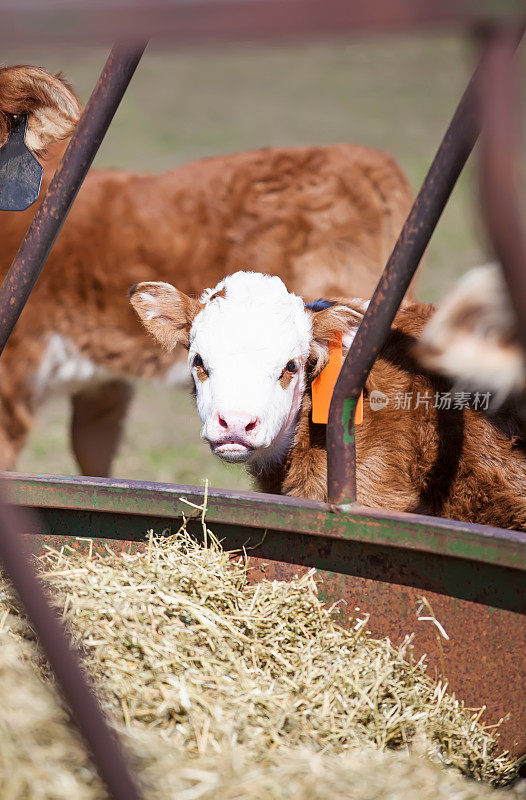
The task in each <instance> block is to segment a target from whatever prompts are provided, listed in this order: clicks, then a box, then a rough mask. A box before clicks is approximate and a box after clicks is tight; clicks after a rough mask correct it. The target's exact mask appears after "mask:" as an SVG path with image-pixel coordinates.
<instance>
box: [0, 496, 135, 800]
mask: <svg viewBox="0 0 526 800" xmlns="http://www.w3.org/2000/svg"><path fill="white" fill-rule="evenodd" d="M37 531H40V532H42V525H41V523H38V522H37V521H36V520H35V519H32V518H31V517H30V516H29V515H28V514H27V511H26V512H25V513H24V512H22V511H20V510H19V509H16V510H15V509H13V508H9V507H8V506H5V505H4V504H3V503H0V559H1V561H2V564H3V566H4V567H5V570H6V573H7V575H8V577H9V579H10V580H11V581H12V583H13V586H14V588H15V590H16V593H17V595H18V596H19V598H20V600H21V601H22V604H23V605H24V608H25V610H26V612H27V616H28V618H29V620H30V622H31V625H32V627H33V628H34V630H35V632H36V633H37V636H38V640H39V642H40V644H41V645H42V647H43V649H44V651H45V653H46V655H47V657H48V659H49V663H50V665H51V667H52V669H53V671H54V673H55V675H56V677H57V680H58V681H59V683H60V686H61V688H62V690H63V692H64V696H65V697H66V699H67V701H68V703H69V705H70V707H71V710H72V712H73V717H74V719H75V720H76V722H77V724H78V726H79V729H80V731H81V733H82V735H83V736H84V738H85V739H86V742H87V744H88V746H89V748H90V750H91V752H92V753H93V756H94V759H95V763H96V765H97V767H98V769H99V772H100V775H101V777H102V779H103V780H104V781H105V782H106V785H107V787H108V789H109V792H110V795H111V796H112V797H114V798H115V799H116V800H140V798H141V794H140V792H139V790H138V788H137V786H136V785H135V782H134V781H133V779H132V777H131V775H130V772H129V770H128V767H127V765H126V762H125V760H124V756H123V754H122V752H121V749H120V747H119V745H118V743H117V740H116V739H115V737H114V736H113V734H112V733H111V731H110V729H109V728H108V725H107V724H106V721H105V719H104V715H103V713H102V710H101V708H100V706H99V704H98V702H97V700H96V698H95V695H94V694H93V693H92V691H91V689H90V687H89V686H88V683H87V681H86V678H85V676H84V673H83V672H82V669H81V668H80V664H79V662H78V660H77V658H76V656H75V654H74V652H73V651H72V650H71V648H70V646H69V644H68V641H67V636H66V632H65V630H64V628H63V626H62V624H61V623H60V622H59V619H58V617H57V615H56V614H55V613H54V612H53V610H52V609H51V606H50V605H49V602H48V599H47V597H46V595H45V593H44V590H43V588H42V585H41V584H40V582H39V581H38V579H37V577H36V575H35V573H34V570H33V567H32V566H31V564H30V561H29V554H28V552H27V549H26V545H25V543H24V541H23V538H22V536H21V534H22V533H28V532H33V533H35V532H37Z"/></svg>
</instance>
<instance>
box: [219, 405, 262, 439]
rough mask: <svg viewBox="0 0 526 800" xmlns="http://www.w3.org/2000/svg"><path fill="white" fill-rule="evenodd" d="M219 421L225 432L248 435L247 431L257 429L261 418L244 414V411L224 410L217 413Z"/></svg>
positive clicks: (250, 431) (252, 431)
mask: <svg viewBox="0 0 526 800" xmlns="http://www.w3.org/2000/svg"><path fill="white" fill-rule="evenodd" d="M217 422H218V424H219V428H221V429H222V430H223V431H224V433H230V434H233V435H235V436H246V435H247V433H248V434H250V433H254V431H255V430H256V429H257V427H258V425H259V418H258V417H253V416H252V415H251V414H244V413H243V412H242V411H222V412H221V413H218V415H217Z"/></svg>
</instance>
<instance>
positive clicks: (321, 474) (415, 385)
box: [130, 272, 526, 529]
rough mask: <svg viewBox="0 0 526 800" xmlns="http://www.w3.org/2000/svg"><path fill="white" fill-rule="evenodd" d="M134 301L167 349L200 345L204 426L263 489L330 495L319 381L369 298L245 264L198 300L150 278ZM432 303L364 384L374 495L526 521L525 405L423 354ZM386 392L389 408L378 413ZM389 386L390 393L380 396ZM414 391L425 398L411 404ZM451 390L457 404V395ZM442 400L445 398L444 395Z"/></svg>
mask: <svg viewBox="0 0 526 800" xmlns="http://www.w3.org/2000/svg"><path fill="white" fill-rule="evenodd" d="M130 291H131V303H132V305H133V307H134V308H135V310H136V311H137V313H138V314H139V317H140V318H141V320H142V322H143V323H144V325H145V327H146V328H147V330H148V331H150V333H152V334H153V336H154V337H155V338H156V339H157V341H159V342H160V343H161V344H162V345H163V346H164V348H166V349H168V350H170V349H171V348H173V347H174V346H175V345H176V344H177V343H180V344H182V345H184V347H186V348H187V349H188V363H189V366H190V368H191V371H192V375H193V378H194V383H195V391H196V400H197V408H198V411H199V415H200V417H201V420H202V422H203V430H202V436H203V438H204V439H206V440H207V441H208V443H209V444H210V447H211V449H212V450H213V452H214V453H216V454H217V455H218V456H219V457H220V458H222V459H223V460H225V461H230V462H238V463H240V462H242V463H245V464H246V465H247V467H248V469H249V471H250V472H251V473H252V475H253V476H254V477H255V479H256V483H257V485H258V486H259V488H260V489H262V490H263V491H270V492H274V493H282V494H289V495H293V496H301V497H310V498H313V499H316V500H326V499H327V493H326V480H327V461H326V446H325V426H324V425H319V424H315V423H313V422H312V415H311V410H312V393H311V385H312V381H313V379H314V378H315V377H316V376H317V375H318V374H319V373H320V371H321V370H322V369H323V368H324V366H325V365H326V363H327V359H328V348H329V344H330V342H331V341H333V340H334V338H335V337H336V335H337V334H338V333H341V334H342V336H343V347H344V351H346V350H347V349H348V347H349V346H350V344H351V342H352V340H353V337H354V335H355V333H356V330H357V329H358V326H359V324H360V322H361V319H362V317H363V314H364V311H365V303H364V301H362V300H357V299H355V300H334V301H326V302H321V303H318V304H311V305H310V306H309V305H306V304H305V303H304V301H303V300H302V298H301V297H298V296H296V295H295V294H292V293H290V292H288V291H287V289H286V288H285V286H284V284H283V283H282V281H281V280H280V279H279V278H277V277H271V276H268V275H258V274H255V273H250V272H237V273H235V274H234V275H230V276H229V277H227V278H225V279H224V280H222V281H220V283H218V284H217V286H215V287H214V288H213V289H207V290H206V291H205V292H204V293H203V294H202V295H201V297H200V298H199V300H196V299H192V298H190V297H188V296H186V295H185V294H183V293H182V292H180V291H179V290H177V289H175V288H174V287H173V286H171V285H169V284H167V283H156V282H153V283H152V282H145V283H140V284H138V285H137V286H134V287H133V288H132V289H131V290H130ZM432 313H433V308H432V307H431V306H429V305H424V304H421V303H414V304H410V305H408V306H406V307H404V308H403V309H402V310H401V311H400V312H399V313H398V315H397V317H396V320H395V323H394V326H393V327H392V329H391V333H390V335H389V337H388V340H387V342H386V344H385V345H384V347H383V348H382V350H381V352H380V355H379V357H378V358H377V360H376V362H375V365H374V367H373V369H372V371H371V374H370V375H369V378H368V380H367V383H366V387H365V390H364V396H365V402H364V406H365V413H364V420H363V424H362V425H360V426H358V428H357V432H356V446H357V464H358V476H357V489H358V499H359V501H360V502H361V503H363V504H365V505H368V506H373V507H380V508H390V509H394V510H400V511H412V512H418V513H423V514H424V513H425V514H432V515H439V516H445V517H450V518H455V519H459V520H466V521H469V522H479V523H484V524H491V525H498V526H502V527H506V528H517V529H525V528H526V447H525V442H524V440H522V439H520V436H519V426H518V421H517V419H516V418H515V417H514V416H513V415H512V414H503V413H501V414H500V415H496V416H493V417H489V416H488V415H487V414H486V413H484V412H483V411H481V410H480V406H481V405H483V402H482V401H481V400H480V398H479V402H474V403H473V405H476V406H478V407H479V410H475V409H474V408H472V407H466V406H469V403H466V402H465V400H466V398H462V401H461V402H455V400H458V399H457V398H454V397H450V402H449V408H448V403H447V402H446V403H444V402H442V401H443V399H444V397H446V398H447V396H448V394H450V393H451V385H450V384H448V383H447V381H446V380H445V379H443V378H440V377H437V376H436V375H433V374H432V373H429V372H426V371H424V370H423V369H422V368H421V367H419V365H418V364H417V362H416V361H415V359H414V357H413V355H412V351H413V348H414V346H415V343H416V341H417V340H418V338H419V336H420V334H421V331H422V328H423V327H424V325H425V324H426V322H427V321H428V320H429V318H430V316H431V315H432ZM373 391H375V393H376V397H383V398H384V403H383V405H384V407H383V408H382V409H381V410H376V411H375V410H373V409H374V408H376V407H377V406H376V405H374V404H373V405H370V404H369V402H368V400H369V397H370V396H371V393H372V392H373ZM378 393H380V394H378ZM411 400H412V402H411ZM451 400H452V401H453V402H451ZM437 401H438V402H437Z"/></svg>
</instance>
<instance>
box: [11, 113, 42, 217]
mask: <svg viewBox="0 0 526 800" xmlns="http://www.w3.org/2000/svg"><path fill="white" fill-rule="evenodd" d="M13 119H14V122H13V127H12V128H11V132H10V134H9V137H8V139H7V142H6V143H5V144H4V146H3V147H0V211H24V210H25V209H26V208H27V207H28V206H30V205H31V203H34V202H35V200H36V199H37V197H38V194H39V192H40V184H41V182H42V173H43V172H44V168H43V166H42V164H41V163H40V162H39V161H37V159H36V158H35V156H34V155H33V153H32V152H31V150H30V149H29V148H28V146H27V145H26V141H25V140H26V129H27V114H18V115H17V116H16V117H14V118H13Z"/></svg>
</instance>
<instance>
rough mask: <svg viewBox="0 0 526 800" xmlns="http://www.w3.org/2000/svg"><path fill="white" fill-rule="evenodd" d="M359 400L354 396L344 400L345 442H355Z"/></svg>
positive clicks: (343, 423) (343, 422)
mask: <svg viewBox="0 0 526 800" xmlns="http://www.w3.org/2000/svg"><path fill="white" fill-rule="evenodd" d="M357 402H358V401H357V400H356V398H354V397H348V398H347V399H346V400H344V401H343V414H342V425H343V443H344V444H354V415H355V414H356V405H357Z"/></svg>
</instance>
